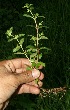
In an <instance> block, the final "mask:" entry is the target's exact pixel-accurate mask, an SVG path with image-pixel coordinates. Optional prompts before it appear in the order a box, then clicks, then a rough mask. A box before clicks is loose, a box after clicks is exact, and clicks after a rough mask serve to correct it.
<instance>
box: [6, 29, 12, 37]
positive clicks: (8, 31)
mask: <svg viewBox="0 0 70 110" xmlns="http://www.w3.org/2000/svg"><path fill="white" fill-rule="evenodd" d="M12 31H13V27H11V28H10V29H9V30H7V32H6V34H7V35H8V37H10V36H12Z"/></svg>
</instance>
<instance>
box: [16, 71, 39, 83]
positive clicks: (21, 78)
mask: <svg viewBox="0 0 70 110" xmlns="http://www.w3.org/2000/svg"><path fill="white" fill-rule="evenodd" d="M14 75H15V78H16V82H17V83H18V84H19V85H20V84H23V83H28V82H31V81H33V80H35V79H37V78H39V76H40V71H39V70H36V69H33V70H32V71H30V70H28V71H25V72H23V73H20V74H14Z"/></svg>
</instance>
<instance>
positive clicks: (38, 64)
mask: <svg viewBox="0 0 70 110" xmlns="http://www.w3.org/2000/svg"><path fill="white" fill-rule="evenodd" d="M40 66H43V67H45V63H43V62H38V63H37V64H36V68H37V69H38V68H39V67H40Z"/></svg>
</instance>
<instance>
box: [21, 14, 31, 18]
mask: <svg viewBox="0 0 70 110" xmlns="http://www.w3.org/2000/svg"><path fill="white" fill-rule="evenodd" d="M23 16H25V17H27V18H32V16H30V15H28V14H24V15H23Z"/></svg>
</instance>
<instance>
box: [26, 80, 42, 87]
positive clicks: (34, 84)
mask: <svg viewBox="0 0 70 110" xmlns="http://www.w3.org/2000/svg"><path fill="white" fill-rule="evenodd" d="M26 84H28V85H31V86H35V87H39V88H40V87H42V85H43V82H42V81H40V80H39V81H38V83H36V81H35V80H34V81H32V82H29V83H26Z"/></svg>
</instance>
